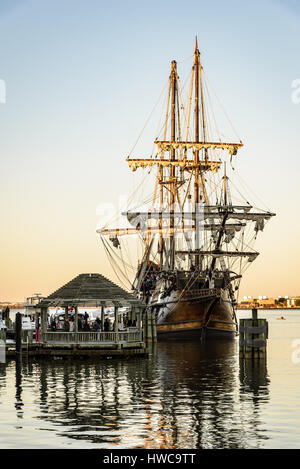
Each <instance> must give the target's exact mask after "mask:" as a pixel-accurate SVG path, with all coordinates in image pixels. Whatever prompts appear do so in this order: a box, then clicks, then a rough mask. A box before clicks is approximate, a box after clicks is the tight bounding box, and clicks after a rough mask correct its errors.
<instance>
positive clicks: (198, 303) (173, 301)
mask: <svg viewBox="0 0 300 469" xmlns="http://www.w3.org/2000/svg"><path fill="white" fill-rule="evenodd" d="M149 306H151V307H152V311H154V313H155V316H156V330H157V337H158V339H159V340H168V339H196V340H198V339H199V340H201V339H203V337H204V336H205V338H208V339H216V340H218V339H234V338H235V337H236V335H237V323H236V318H235V314H234V309H233V305H232V303H231V301H230V300H229V298H228V294H227V291H224V290H222V291H220V292H219V294H218V295H211V297H210V298H200V299H199V297H198V295H197V292H195V293H194V294H193V293H192V294H189V295H188V297H187V298H186V297H185V295H183V294H182V292H180V291H176V292H173V294H172V295H171V296H170V297H168V298H166V299H165V301H163V302H162V301H160V302H150V305H149Z"/></svg>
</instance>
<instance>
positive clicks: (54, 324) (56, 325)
mask: <svg viewBox="0 0 300 469" xmlns="http://www.w3.org/2000/svg"><path fill="white" fill-rule="evenodd" d="M62 317H63V319H62ZM74 321H75V315H74V313H69V314H68V317H65V315H60V316H57V315H54V314H51V315H50V317H49V322H48V324H49V328H50V329H51V331H53V332H54V331H56V330H60V331H65V332H74V330H75V323H74ZM77 321H78V327H77V330H78V332H109V331H113V330H114V322H113V321H111V320H110V319H109V317H106V318H105V319H104V323H103V328H102V323H101V319H100V318H99V317H97V318H96V319H95V320H94V321H93V320H90V318H89V314H88V313H87V312H86V311H85V313H84V314H81V313H79V314H78V319H77ZM128 327H136V320H131V319H128V317H126V316H125V317H124V318H123V323H119V324H118V330H124V329H126V328H128Z"/></svg>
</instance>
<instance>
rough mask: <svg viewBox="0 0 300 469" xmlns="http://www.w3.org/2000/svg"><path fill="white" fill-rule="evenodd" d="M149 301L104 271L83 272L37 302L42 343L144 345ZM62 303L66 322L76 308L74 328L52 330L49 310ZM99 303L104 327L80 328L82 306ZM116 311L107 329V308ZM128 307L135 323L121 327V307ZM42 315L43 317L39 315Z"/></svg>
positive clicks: (75, 346)
mask: <svg viewBox="0 0 300 469" xmlns="http://www.w3.org/2000/svg"><path fill="white" fill-rule="evenodd" d="M145 306H146V305H145V304H144V303H143V302H142V301H140V300H139V299H138V298H136V297H135V296H133V295H132V294H130V293H128V292H126V291H125V290H123V289H122V288H120V287H119V286H118V285H116V284H115V283H113V282H111V281H110V280H108V279H107V278H106V277H104V276H103V275H101V274H92V273H91V274H80V275H78V276H77V277H75V278H74V279H73V280H71V281H70V282H68V283H66V284H65V285H63V286H62V287H61V288H59V289H58V290H56V291H55V292H54V293H51V295H49V296H48V297H46V298H43V299H42V300H41V301H40V302H39V303H38V305H37V306H36V321H37V323H38V322H40V339H39V343H40V345H41V346H46V347H50V346H51V347H54V348H55V347H64V348H72V349H74V348H75V349H76V348H77V349H78V348H80V349H83V348H90V349H99V348H100V349H101V348H102V349H103V348H110V349H111V348H114V349H118V350H121V349H123V348H130V347H131V348H144V343H145V340H144V337H143V311H144V309H145ZM50 307H52V308H55V307H60V308H63V309H64V316H65V322H68V319H69V318H68V317H69V311H70V309H72V310H73V311H74V329H73V330H72V332H70V331H66V330H64V331H55V332H54V331H49V330H48V310H49V308H50ZM84 307H96V308H99V309H100V311H101V313H100V314H99V319H101V328H100V329H101V331H100V332H96V331H79V330H78V308H84ZM108 307H111V308H113V311H114V313H113V314H114V323H113V330H110V331H104V320H105V308H108ZM120 308H122V309H123V308H126V314H127V317H128V318H129V319H130V321H131V324H135V327H126V328H124V327H122V328H120V327H119V326H120V323H119V321H118V318H119V316H120V315H119V310H120ZM39 318H40V321H38V319H39Z"/></svg>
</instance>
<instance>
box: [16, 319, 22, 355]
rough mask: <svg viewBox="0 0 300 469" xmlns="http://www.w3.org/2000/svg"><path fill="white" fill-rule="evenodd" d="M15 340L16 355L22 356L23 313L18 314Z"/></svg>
mask: <svg viewBox="0 0 300 469" xmlns="http://www.w3.org/2000/svg"><path fill="white" fill-rule="evenodd" d="M15 342H16V357H17V358H21V356H22V315H21V313H17V314H16V322H15Z"/></svg>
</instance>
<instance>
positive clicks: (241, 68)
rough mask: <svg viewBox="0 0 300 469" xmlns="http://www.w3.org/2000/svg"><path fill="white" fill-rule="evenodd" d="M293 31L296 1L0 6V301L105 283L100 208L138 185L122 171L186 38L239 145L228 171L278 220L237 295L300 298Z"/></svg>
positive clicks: (298, 73)
mask: <svg viewBox="0 0 300 469" xmlns="http://www.w3.org/2000/svg"><path fill="white" fill-rule="evenodd" d="M299 32H300V2H299V1H298V0H294V1H292V0H290V1H289V0H284V1H280V0H253V1H252V2H241V1H240V0H235V1H234V0H227V1H226V2H224V1H223V0H212V1H210V2H207V1H203V0H186V1H185V2H183V1H177V0H163V1H161V0H152V1H151V2H149V1H144V0H139V1H138V0H126V1H121V0H115V1H113V2H107V1H102V0H43V1H40V0H1V2H0V79H1V80H3V81H4V82H5V84H6V102H5V103H3V102H2V103H0V191H1V198H0V210H1V231H0V239H1V244H0V249H1V257H0V301H15V300H20V301H22V300H24V298H25V297H27V296H31V295H32V294H33V293H35V292H39V293H41V294H43V295H48V294H50V293H51V292H52V291H53V290H55V289H56V288H57V287H59V286H60V285H62V284H64V283H66V282H67V281H69V280H70V279H72V278H73V277H75V276H76V275H78V274H79V273H86V272H99V273H102V274H104V275H107V276H109V277H110V278H111V279H112V280H116V278H115V277H114V274H113V272H112V270H111V268H110V266H109V263H108V260H107V259H106V256H105V253H104V252H103V249H102V247H101V244H100V241H99V238H98V235H97V234H96V227H97V226H98V223H99V219H98V218H99V213H98V212H99V206H100V205H101V204H102V203H110V202H111V203H114V204H116V203H117V201H118V198H119V196H121V195H122V194H128V193H130V192H131V191H132V185H133V183H134V182H137V181H138V177H139V175H138V174H136V175H135V176H134V177H133V176H132V174H131V173H130V171H129V169H128V166H127V164H126V162H125V158H126V156H127V155H128V153H129V150H130V149H131V147H132V146H133V145H134V142H135V141H136V139H137V137H138V135H139V133H140V131H141V129H142V127H143V125H144V123H145V120H146V119H147V116H148V115H149V113H150V111H151V109H152V108H153V105H154V103H155V102H156V101H157V98H158V96H159V94H160V93H161V90H162V88H163V86H164V85H165V83H166V80H167V78H168V75H169V67H170V61H171V60H172V59H176V60H177V61H178V63H179V65H180V63H181V62H182V63H183V64H185V60H186V59H188V58H190V57H191V56H192V54H193V47H194V37H195V35H197V36H198V45H199V49H200V51H201V58H202V62H203V65H204V68H205V70H206V72H207V74H208V76H209V79H210V80H211V81H212V83H213V85H214V88H215V89H216V90H217V93H218V96H219V97H221V98H222V103H223V105H224V106H225V108H226V111H227V112H228V114H229V115H230V118H231V120H232V121H233V123H234V126H235V128H236V129H237V130H238V133H239V135H240V136H241V138H242V140H243V142H244V145H245V146H244V148H243V149H242V150H241V151H240V152H239V156H238V159H237V162H236V171H238V172H239V174H240V175H241V177H242V178H243V179H244V180H246V181H247V184H248V185H249V186H251V187H252V189H253V191H254V192H255V194H257V196H258V197H259V198H260V199H261V200H262V201H263V202H264V203H265V205H266V206H268V207H269V208H270V209H271V210H272V211H273V212H276V214H277V216H276V217H275V218H274V219H272V220H271V221H270V223H269V224H268V225H267V227H266V229H265V231H264V232H263V233H262V234H261V235H260V237H259V240H258V242H257V244H256V248H257V250H258V251H260V252H261V255H260V256H259V257H258V259H257V260H256V261H255V263H253V265H252V266H251V268H250V269H249V270H248V272H247V274H246V275H245V278H244V279H243V282H242V285H241V296H243V295H252V296H256V295H257V296H258V295H268V296H278V295H283V296H284V295H297V294H298V295H300V282H299V279H300V274H299V266H300V249H299V248H300V213H299V212H300V211H299V204H300V196H299V194H300V188H299V186H300V176H299V175H300V132H299V129H300V103H299V104H297V103H296V102H293V100H292V93H293V91H295V90H293V88H292V83H293V81H294V80H296V79H300V41H299ZM1 83H3V82H1ZM299 88H300V82H299ZM298 96H299V97H300V93H299V95H298ZM151 130H152V129H151V127H150V129H149V131H147V132H146V134H145V137H144V138H145V140H143V142H145V143H143V144H145V147H144V150H145V151H146V150H147V151H148V148H149V144H150V148H151V145H152V142H151V139H154V137H155V135H154V133H153V132H152V133H151ZM143 144H142V145H143ZM141 149H142V150H143V146H141ZM136 156H137V157H138V156H139V155H136ZM97 210H98V212H97Z"/></svg>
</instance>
